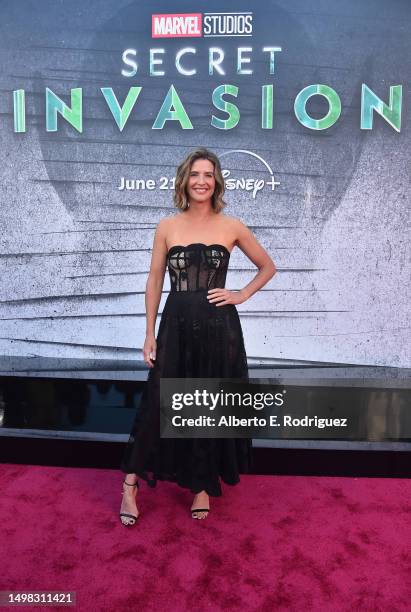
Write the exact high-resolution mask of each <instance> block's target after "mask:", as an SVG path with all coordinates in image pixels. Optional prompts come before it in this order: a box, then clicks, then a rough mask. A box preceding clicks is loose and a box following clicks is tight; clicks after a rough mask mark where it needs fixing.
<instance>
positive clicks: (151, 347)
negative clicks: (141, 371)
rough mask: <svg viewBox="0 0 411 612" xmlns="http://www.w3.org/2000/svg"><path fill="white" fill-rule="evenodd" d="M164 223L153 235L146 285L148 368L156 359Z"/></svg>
mask: <svg viewBox="0 0 411 612" xmlns="http://www.w3.org/2000/svg"><path fill="white" fill-rule="evenodd" d="M166 221H167V219H162V220H161V221H160V222H159V224H158V225H157V228H156V232H155V234H154V241H153V251H152V255H151V264H150V271H149V274H148V278H147V283H146V293H145V304H146V340H145V342H144V349H143V352H144V361H145V362H146V363H147V365H149V366H153V363H152V361H154V360H155V359H156V341H155V326H156V318H157V313H158V307H159V304H160V300H161V292H162V290H163V284H164V275H165V271H166V256H167V246H166V231H165V226H166ZM150 353H151V357H150Z"/></svg>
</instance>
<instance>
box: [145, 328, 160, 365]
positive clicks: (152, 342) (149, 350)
mask: <svg viewBox="0 0 411 612" xmlns="http://www.w3.org/2000/svg"><path fill="white" fill-rule="evenodd" d="M143 356H144V361H145V363H146V364H147V365H148V367H149V368H153V367H154V365H155V364H154V362H155V360H156V357H157V342H156V339H155V336H154V334H147V335H146V339H145V341H144V347H143Z"/></svg>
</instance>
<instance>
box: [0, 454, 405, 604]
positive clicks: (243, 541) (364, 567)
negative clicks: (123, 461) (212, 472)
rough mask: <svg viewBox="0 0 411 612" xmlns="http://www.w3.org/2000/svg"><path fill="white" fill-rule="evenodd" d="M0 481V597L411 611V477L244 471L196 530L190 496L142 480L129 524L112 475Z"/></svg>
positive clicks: (33, 470)
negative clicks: (40, 593) (71, 595)
mask: <svg viewBox="0 0 411 612" xmlns="http://www.w3.org/2000/svg"><path fill="white" fill-rule="evenodd" d="M0 485H1V501H2V503H1V509H0V521H1V522H0V525H1V531H2V534H1V547H2V550H1V561H2V571H1V577H0V590H53V591H57V590H62V591H68V590H70V591H76V593H77V606H76V609H77V610H84V611H86V610H87V611H88V610H93V611H95V610H107V611H109V610H110V611H115V612H120V611H123V610H124V611H126V610H127V611H130V610H141V611H143V612H146V611H147V612H151V611H153V612H154V611H156V612H162V611H163V610H167V611H179V612H180V611H186V610H187V611H193V612H202V611H203V610H208V611H218V610H224V611H225V612H227V611H229V610H245V611H247V612H249V611H258V612H260V611H262V612H272V611H274V610H296V611H297V610H298V611H299V612H300V611H306V610H310V611H311V610H321V611H324V610H326V611H328V610H330V611H333V612H334V611H336V610H344V611H352V610H361V611H363V610H369V611H372V612H376V611H380V610H381V611H384V612H385V611H387V612H388V611H390V612H393V611H396V610H410V597H411V589H410V569H411V568H410V563H409V561H410V558H409V555H408V554H407V553H409V548H410V547H409V544H410V542H411V533H410V500H411V481H409V480H402V479H382V478H372V479H371V478H332V477H302V476H242V481H241V484H240V485H238V486H236V487H229V486H227V485H223V491H224V495H223V497H221V498H217V499H216V498H214V499H211V513H210V515H209V517H208V518H207V519H206V520H204V521H194V520H192V519H191V518H190V515H189V512H188V510H189V506H190V504H191V501H192V495H191V493H190V492H189V491H185V490H182V489H180V488H178V487H177V486H176V485H173V484H171V483H162V482H159V483H158V486H157V489H150V488H148V487H147V486H146V485H145V483H144V484H143V486H142V488H141V489H140V494H139V500H140V502H139V509H140V512H141V516H140V518H139V521H138V524H137V525H136V526H135V527H134V528H131V529H126V528H125V527H123V526H122V525H121V524H120V522H119V520H118V517H117V513H118V510H119V506H120V501H121V490H122V487H121V473H120V472H115V471H110V470H94V469H78V468H77V469H67V468H49V467H40V466H21V465H2V466H0ZM407 548H408V550H407ZM6 551H7V552H6ZM3 609H5V608H3ZM24 609H26V610H27V609H39V608H38V607H37V608H34V607H33V608H27V607H25V608H24ZM44 609H53V610H54V609H56V610H57V609H58V610H61V609H63V608H61V607H60V608H56V607H53V608H44ZM66 609H67V608H66ZM68 609H70V608H68ZM71 609H73V608H71Z"/></svg>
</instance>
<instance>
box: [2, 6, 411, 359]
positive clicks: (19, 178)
mask: <svg viewBox="0 0 411 612" xmlns="http://www.w3.org/2000/svg"><path fill="white" fill-rule="evenodd" d="M0 15H1V19H0V31H1V44H0V47H1V48H0V55H1V76H0V78H1V94H0V112H1V121H0V144H1V146H0V160H1V175H2V179H1V182H0V198H1V207H0V216H1V224H2V232H1V247H0V248H1V257H0V267H1V275H0V277H1V317H0V318H1V322H0V325H1V333H0V354H2V355H3V356H9V357H30V356H41V357H45V358H46V357H50V358H62V357H63V358H75V359H80V360H82V359H85V360H87V359H92V360H94V361H95V362H98V360H100V359H101V360H103V359H104V360H106V359H136V360H137V361H138V360H141V359H142V354H141V348H142V345H143V342H144V333H145V306H144V291H145V283H146V279H147V272H148V269H149V264H150V258H151V248H152V240H153V235H154V231H155V227H156V225H157V223H158V221H159V220H160V219H162V218H164V217H166V216H168V215H171V214H175V212H176V209H175V207H174V205H173V201H172V195H173V186H174V177H175V172H176V167H177V165H178V164H179V162H180V161H181V160H182V159H183V158H184V157H185V156H186V155H187V154H188V153H189V152H190V151H191V150H193V149H194V148H196V147H199V146H205V147H207V148H210V149H211V150H212V151H214V152H215V153H217V154H218V155H219V157H220V159H221V162H222V166H223V169H224V176H225V180H226V194H225V199H226V201H227V203H228V206H227V207H226V209H225V212H226V214H228V215H232V216H234V217H237V218H239V219H240V220H242V221H243V222H244V223H245V224H247V225H248V226H249V227H250V228H251V230H252V231H253V232H254V233H255V235H256V237H257V238H258V240H259V241H260V242H261V243H262V245H263V246H264V247H265V249H266V250H267V251H268V252H269V254H270V255H271V257H272V258H273V260H274V262H275V263H276V265H277V268H278V273H277V274H276V275H275V276H274V278H273V279H272V280H271V281H270V282H269V283H268V284H267V285H266V286H265V287H264V288H263V290H261V291H259V292H258V293H257V294H255V295H254V296H253V297H252V298H251V299H250V300H248V301H247V302H245V303H244V304H242V305H240V306H238V311H239V313H240V316H241V321H242V325H243V330H244V337H245V343H246V349H247V354H248V357H249V363H250V364H326V363H333V364H340V365H348V364H350V365H353V364H354V365H359V366H365V365H366V366H391V367H399V368H406V367H409V365H410V359H409V348H408V347H409V327H408V322H407V316H406V315H407V306H408V304H409V295H407V285H408V283H409V268H408V257H407V234H406V214H407V201H408V200H409V170H410V153H411V147H410V130H409V120H408V112H409V84H410V81H409V64H410V57H411V54H410V51H411V43H410V37H409V23H410V19H411V6H410V4H409V3H408V2H406V1H401V0H395V1H393V2H388V3H387V2H384V1H382V0H366V1H364V2H360V3H358V2H356V1H355V0H345V1H344V2H340V1H339V0H328V1H327V2H323V1H320V0H311V1H310V2H307V1H305V0H276V1H273V2H271V1H266V2H245V1H243V0H238V1H236V2H226V3H223V4H221V2H216V1H214V0H210V1H208V2H194V3H193V2H192V3H188V2H179V1H174V2H172V3H170V2H145V3H144V2H140V1H134V0H133V1H130V0H89V1H88V2H86V3H84V2H83V1H82V0H71V1H70V2H68V1H66V0H63V1H62V2H55V1H54V0H42V2H41V3H39V2H35V1H34V0H32V1H30V0H24V1H18V2H16V1H15V0H3V1H2V3H1V7H0ZM256 271H257V270H256V268H255V266H254V265H253V264H252V263H251V262H250V260H248V258H247V257H246V256H245V255H244V254H243V253H242V252H241V251H240V250H239V249H235V250H234V252H233V254H232V258H231V268H230V272H229V275H228V278H227V287H228V288H230V289H240V288H241V287H243V286H244V285H245V284H247V283H248V282H249V281H250V280H251V278H252V277H253V276H254V274H255V273H256ZM168 289H169V281H168V278H167V276H166V279H165V284H164V293H163V297H162V302H161V304H160V312H161V309H162V305H163V304H164V300H165V297H166V294H167V291H168Z"/></svg>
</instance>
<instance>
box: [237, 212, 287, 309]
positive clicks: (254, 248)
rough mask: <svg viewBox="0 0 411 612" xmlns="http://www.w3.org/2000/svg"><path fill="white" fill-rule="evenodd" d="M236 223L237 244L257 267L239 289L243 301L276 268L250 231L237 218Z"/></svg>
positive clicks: (265, 282)
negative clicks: (246, 282) (251, 277)
mask: <svg viewBox="0 0 411 612" xmlns="http://www.w3.org/2000/svg"><path fill="white" fill-rule="evenodd" d="M236 224H237V245H238V247H239V248H240V249H241V250H242V251H243V253H245V254H246V255H247V257H248V258H249V259H251V261H252V262H253V263H254V264H255V265H256V266H257V268H258V272H257V274H256V275H255V277H254V278H253V280H252V281H250V282H249V283H248V285H246V286H245V287H244V288H243V289H241V290H240V291H239V293H240V294H241V297H242V298H243V300H242V301H243V302H245V301H246V300H248V299H249V298H250V297H251V296H252V295H253V294H254V293H256V291H258V290H259V289H261V287H264V285H266V284H267V283H268V281H269V280H270V279H271V278H272V277H273V276H274V274H275V273H276V272H277V268H276V266H275V263H274V262H273V260H272V259H271V257H270V256H269V254H268V253H267V251H266V250H265V249H264V248H263V247H262V246H261V244H260V243H259V242H258V240H257V238H256V237H255V236H254V234H253V233H252V231H251V230H250V229H249V228H248V227H247V226H246V225H244V224H243V223H241V221H239V220H238V219H237V220H236ZM240 303H241V302H240Z"/></svg>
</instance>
